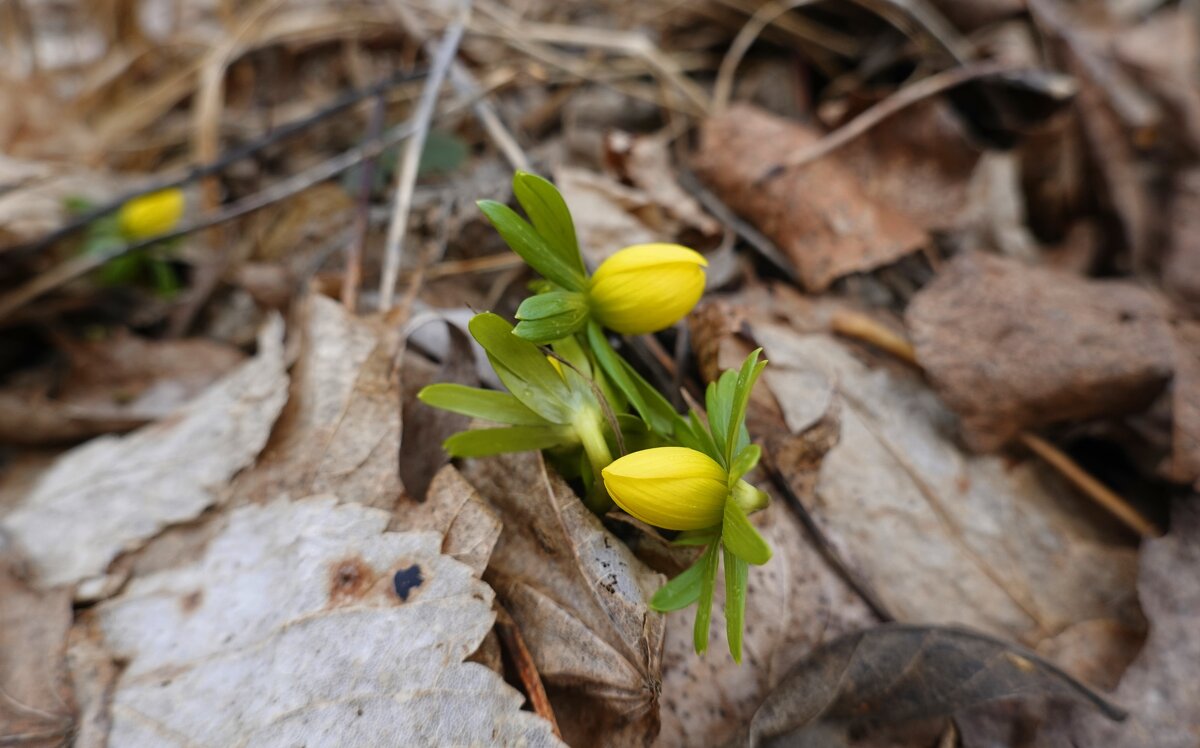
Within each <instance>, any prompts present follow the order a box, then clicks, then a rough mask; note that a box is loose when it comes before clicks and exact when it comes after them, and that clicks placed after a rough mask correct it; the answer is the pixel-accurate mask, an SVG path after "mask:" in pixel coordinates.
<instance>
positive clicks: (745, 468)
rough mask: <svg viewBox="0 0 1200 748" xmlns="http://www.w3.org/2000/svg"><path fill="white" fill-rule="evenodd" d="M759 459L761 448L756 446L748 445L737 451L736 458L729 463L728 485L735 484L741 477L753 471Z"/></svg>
mask: <svg viewBox="0 0 1200 748" xmlns="http://www.w3.org/2000/svg"><path fill="white" fill-rule="evenodd" d="M761 458H762V447H760V446H758V445H757V444H748V445H746V446H745V447H743V448H742V449H741V450H739V451H738V453H737V457H734V458H733V462H731V463H729V485H730V486H732V485H733V484H735V483H737V482H738V481H739V480H741V479H742V476H743V475H745V474H746V473H748V472H750V471H751V470H753V469H754V466H755V465H757V464H758V461H759V460H760V459H761Z"/></svg>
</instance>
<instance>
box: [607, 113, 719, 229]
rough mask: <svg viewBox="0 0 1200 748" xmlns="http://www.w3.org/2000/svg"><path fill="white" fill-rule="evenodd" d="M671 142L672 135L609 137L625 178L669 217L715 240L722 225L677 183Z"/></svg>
mask: <svg viewBox="0 0 1200 748" xmlns="http://www.w3.org/2000/svg"><path fill="white" fill-rule="evenodd" d="M670 142H671V138H670V133H669V132H665V133H659V134H657V135H642V136H636V135H630V134H629V133H625V132H619V131H618V132H614V133H610V134H609V137H608V141H607V146H608V155H609V158H610V159H611V160H613V161H615V162H616V166H617V167H618V170H619V171H620V172H621V174H622V175H623V176H624V177H625V178H627V179H628V180H629V181H630V182H632V183H633V184H634V185H636V186H637V187H639V188H641V189H642V191H643V192H645V193H646V194H647V195H649V196H650V198H651V199H652V200H654V202H655V203H657V204H658V205H660V206H661V207H662V209H663V210H665V211H666V212H667V213H668V214H669V215H671V216H672V217H673V218H675V219H676V220H678V221H679V222H680V223H682V224H684V225H685V226H688V227H690V228H693V229H695V230H696V231H699V232H700V233H701V234H702V235H704V236H706V237H712V236H716V235H717V234H719V233H720V231H721V224H719V223H717V221H716V219H715V218H713V217H712V216H710V215H708V214H707V213H705V212H704V209H703V208H701V207H700V203H698V202H697V201H696V199H695V198H694V197H692V196H691V195H690V194H688V192H686V191H685V190H684V189H683V187H681V186H680V185H679V182H677V181H675V168H674V166H673V165H672V164H671V152H670V150H669V145H670Z"/></svg>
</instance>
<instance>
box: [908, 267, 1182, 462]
mask: <svg viewBox="0 0 1200 748" xmlns="http://www.w3.org/2000/svg"><path fill="white" fill-rule="evenodd" d="M906 317H907V322H908V327H909V330H910V331H911V334H912V338H913V344H914V346H915V347H916V352H917V360H918V361H919V362H920V363H921V366H922V367H923V368H924V369H925V371H926V373H927V374H928V375H929V377H930V379H931V380H932V381H933V383H934V386H935V387H936V388H937V390H938V393H939V394H940V395H941V396H942V397H943V398H944V399H945V401H946V402H947V403H948V404H949V405H950V407H951V408H953V409H954V410H955V411H956V412H957V413H958V414H959V415H960V416H961V417H962V420H963V423H962V425H963V431H964V435H965V436H966V438H967V441H968V443H970V444H971V445H972V446H973V447H975V448H977V449H982V450H989V449H995V448H997V447H999V446H1001V445H1002V444H1004V443H1005V442H1006V441H1008V440H1009V439H1011V438H1012V437H1014V436H1016V434H1017V433H1019V432H1020V431H1022V430H1025V429H1029V428H1033V427H1037V426H1041V425H1045V424H1048V423H1055V422H1059V421H1067V420H1073V419H1080V418H1092V417H1096V416H1102V415H1111V414H1120V413H1127V412H1130V411H1134V410H1137V409H1139V408H1141V407H1144V406H1146V405H1147V404H1148V403H1149V402H1150V401H1151V400H1152V399H1153V398H1154V397H1155V396H1156V395H1157V394H1158V393H1159V392H1160V391H1161V390H1162V388H1163V386H1164V385H1165V384H1166V382H1167V380H1168V379H1169V377H1170V375H1171V370H1172V358H1171V356H1172V350H1171V330H1170V327H1169V325H1168V324H1167V321H1166V309H1165V305H1164V304H1163V303H1162V302H1161V301H1160V300H1159V299H1158V298H1157V297H1156V296H1155V295H1154V294H1152V293H1150V292H1148V291H1146V290H1144V289H1142V288H1140V287H1138V286H1136V285H1133V284H1131V283H1127V282H1123V281H1089V280H1084V279H1081V278H1078V277H1075V276H1072V275H1068V274H1066V273H1061V272H1056V271H1051V270H1042V269H1037V268H1031V267H1029V266H1026V265H1023V264H1021V263H1018V262H1015V261H1011V260H1002V259H999V258H995V257H991V256H988V255H982V254H974V253H972V254H967V255H961V256H959V257H956V258H955V259H954V260H953V261H951V262H950V263H949V264H948V265H946V266H945V267H944V268H943V269H942V271H941V272H940V273H939V275H938V277H937V278H936V279H934V281H933V282H932V283H930V284H929V285H928V286H926V287H925V288H924V289H922V290H921V292H920V293H918V294H917V296H916V297H915V298H914V299H913V301H912V303H911V304H910V305H909V307H908V311H907V313H906Z"/></svg>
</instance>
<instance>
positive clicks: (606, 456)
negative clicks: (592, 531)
mask: <svg viewBox="0 0 1200 748" xmlns="http://www.w3.org/2000/svg"><path fill="white" fill-rule="evenodd" d="M572 425H573V426H574V427H575V433H576V434H578V435H579V441H580V443H582V444H583V451H584V452H585V453H587V458H588V463H589V464H590V465H591V466H592V490H591V491H589V492H588V496H587V505H588V509H591V510H592V512H594V513H595V514H598V515H602V514H604V513H605V512H607V511H608V510H609V509H611V508H612V499H610V498H609V496H608V491H607V490H605V488H604V478H603V476H602V475H601V472H600V471H602V470H604V468H606V467H608V466H609V465H610V464H612V461H613V458H612V452H611V451H610V450H609V448H608V442H607V441H606V440H605V439H604V429H603V427H602V426H601V418H600V414H599V413H597V412H596V411H595V410H592V409H590V408H589V409H587V410H584V411H581V412H580V413H579V416H578V417H576V418H575V422H574V423H573V424H572Z"/></svg>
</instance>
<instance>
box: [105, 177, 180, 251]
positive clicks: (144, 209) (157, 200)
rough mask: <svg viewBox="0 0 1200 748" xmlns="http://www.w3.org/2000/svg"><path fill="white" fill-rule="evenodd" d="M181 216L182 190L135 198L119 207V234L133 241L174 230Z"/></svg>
mask: <svg viewBox="0 0 1200 748" xmlns="http://www.w3.org/2000/svg"><path fill="white" fill-rule="evenodd" d="M182 216H183V190H180V189H176V188H171V189H168V190H160V191H158V192H151V193H149V194H147V195H142V196H141V197H135V198H134V199H132V200H130V201H129V202H127V203H125V204H124V205H122V206H121V211H120V213H119V214H118V218H119V220H120V222H121V233H122V234H124V235H125V237H126V238H128V239H132V240H134V241H136V240H139V239H147V238H149V237H151V236H157V235H158V234H163V233H166V232H168V231H170V230H171V229H173V228H175V224H177V223H179V219H180V217H182Z"/></svg>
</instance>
